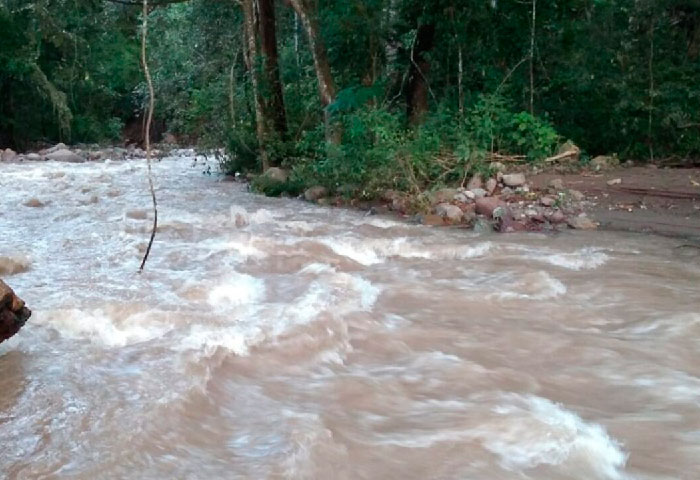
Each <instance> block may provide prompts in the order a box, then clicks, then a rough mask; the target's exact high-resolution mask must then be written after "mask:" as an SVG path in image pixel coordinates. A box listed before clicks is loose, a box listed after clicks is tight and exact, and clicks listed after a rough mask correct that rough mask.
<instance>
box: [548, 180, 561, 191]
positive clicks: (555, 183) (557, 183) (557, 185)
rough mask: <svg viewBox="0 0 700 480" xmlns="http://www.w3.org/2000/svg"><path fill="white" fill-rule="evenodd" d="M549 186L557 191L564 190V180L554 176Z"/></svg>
mask: <svg viewBox="0 0 700 480" xmlns="http://www.w3.org/2000/svg"><path fill="white" fill-rule="evenodd" d="M547 186H548V187H549V188H551V189H552V190H556V191H560V190H564V180H562V179H561V178H553V179H551V180H550V181H549V183H548V184H547Z"/></svg>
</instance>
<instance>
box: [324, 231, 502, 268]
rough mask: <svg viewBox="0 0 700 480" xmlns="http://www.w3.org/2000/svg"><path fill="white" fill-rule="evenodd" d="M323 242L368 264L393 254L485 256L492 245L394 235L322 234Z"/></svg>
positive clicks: (457, 256) (340, 252)
mask: <svg viewBox="0 0 700 480" xmlns="http://www.w3.org/2000/svg"><path fill="white" fill-rule="evenodd" d="M320 243H322V244H324V245H326V246H327V247H329V248H330V249H331V250H333V251H334V252H335V253H336V254H338V255H341V256H343V257H347V258H350V259H352V260H354V261H356V262H357V263H359V264H361V265H365V266H371V265H376V264H379V263H383V262H384V261H386V260H387V259H388V258H391V257H400V258H419V259H441V260H446V259H456V260H465V259H468V258H474V257H480V256H483V255H485V254H486V253H488V252H489V251H490V250H491V248H492V244H491V243H490V242H481V243H477V244H474V245H460V246H438V247H433V246H426V245H422V244H419V243H417V242H410V241H409V239H408V238H406V237H398V238H395V239H366V238H355V237H344V238H323V239H320Z"/></svg>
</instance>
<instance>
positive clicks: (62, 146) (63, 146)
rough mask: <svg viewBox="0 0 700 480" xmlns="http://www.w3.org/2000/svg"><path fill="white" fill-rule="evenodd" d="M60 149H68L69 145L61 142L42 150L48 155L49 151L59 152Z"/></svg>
mask: <svg viewBox="0 0 700 480" xmlns="http://www.w3.org/2000/svg"><path fill="white" fill-rule="evenodd" d="M59 150H68V147H67V146H66V144H65V143H63V142H61V143H57V144H56V145H54V146H53V147H51V148H47V149H46V150H42V152H43V153H44V155H46V154H48V153H54V152H58V151H59Z"/></svg>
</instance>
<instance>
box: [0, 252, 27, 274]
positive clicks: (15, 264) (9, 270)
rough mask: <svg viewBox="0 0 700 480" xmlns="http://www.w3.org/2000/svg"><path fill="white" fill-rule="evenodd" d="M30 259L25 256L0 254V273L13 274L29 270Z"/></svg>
mask: <svg viewBox="0 0 700 480" xmlns="http://www.w3.org/2000/svg"><path fill="white" fill-rule="evenodd" d="M30 265H31V261H30V260H29V258H27V257H23V256H17V257H5V256H1V255H0V275H14V274H15V273H22V272H26V271H27V270H29V267H30Z"/></svg>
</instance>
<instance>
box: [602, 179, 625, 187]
mask: <svg viewBox="0 0 700 480" xmlns="http://www.w3.org/2000/svg"><path fill="white" fill-rule="evenodd" d="M606 183H607V184H608V185H610V186H611V187H612V186H613V185H619V184H621V183H622V179H621V178H613V179H612V180H608V181H607V182H606Z"/></svg>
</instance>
